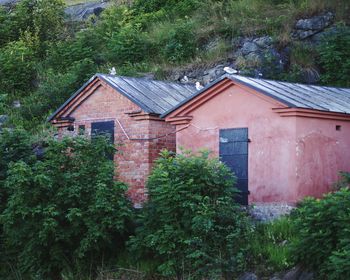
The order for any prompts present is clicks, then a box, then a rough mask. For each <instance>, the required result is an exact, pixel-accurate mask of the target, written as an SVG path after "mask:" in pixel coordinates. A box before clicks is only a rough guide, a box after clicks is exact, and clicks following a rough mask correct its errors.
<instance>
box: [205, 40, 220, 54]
mask: <svg viewBox="0 0 350 280" xmlns="http://www.w3.org/2000/svg"><path fill="white" fill-rule="evenodd" d="M220 42H221V38H219V37H216V38H214V39H211V40H210V41H209V42H207V43H206V44H205V45H204V47H203V49H204V50H205V51H207V52H210V51H213V50H215V49H217V48H218V47H219V45H220Z"/></svg>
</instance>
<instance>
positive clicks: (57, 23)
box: [0, 0, 350, 131]
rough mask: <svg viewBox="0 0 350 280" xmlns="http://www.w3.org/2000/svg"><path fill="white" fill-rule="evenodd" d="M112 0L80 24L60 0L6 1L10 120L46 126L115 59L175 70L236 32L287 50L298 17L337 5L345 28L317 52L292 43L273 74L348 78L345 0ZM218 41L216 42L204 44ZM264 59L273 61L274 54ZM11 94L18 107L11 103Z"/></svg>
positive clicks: (2, 22)
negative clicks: (284, 63)
mask: <svg viewBox="0 0 350 280" xmlns="http://www.w3.org/2000/svg"><path fill="white" fill-rule="evenodd" d="M123 2H124V3H126V4H125V5H123V4H122V3H123ZM116 3H118V4H116V5H112V7H110V8H109V9H107V10H106V11H105V12H104V13H103V14H102V16H101V18H100V19H98V20H96V19H95V18H92V19H91V21H90V22H89V21H88V22H86V23H84V24H83V26H79V25H78V26H77V25H74V24H73V25H71V24H66V23H65V22H64V12H63V9H64V3H63V2H62V1H61V0H54V1H49V0H42V1H33V0H23V1H21V2H20V3H19V4H18V5H17V6H16V7H15V8H14V9H13V10H12V11H11V12H9V11H5V10H4V9H3V8H0V75H1V77H2V79H1V81H0V96H1V98H0V114H7V115H10V116H11V117H10V123H9V124H10V125H15V126H19V127H23V128H25V129H29V130H32V131H40V130H41V129H42V127H43V125H44V123H45V120H46V117H47V116H48V115H49V113H50V112H52V111H53V110H54V109H55V108H57V107H58V106H59V105H60V104H61V103H63V102H64V100H66V99H67V97H68V96H70V95H71V93H72V92H74V91H75V90H76V89H77V88H79V86H80V85H81V84H83V82H84V81H86V80H87V79H88V78H89V77H91V76H92V75H93V74H94V73H96V72H106V71H107V69H109V68H111V67H112V66H115V67H116V69H117V72H118V74H124V75H139V74H141V73H145V72H154V73H156V74H157V75H158V77H162V76H164V73H165V72H166V71H168V70H169V69H171V68H173V67H178V66H183V65H187V64H192V65H196V64H199V65H202V64H210V63H213V62H215V61H219V60H222V59H225V58H227V57H228V56H229V53H230V52H232V44H231V42H232V40H233V39H235V38H236V37H237V36H257V35H271V36H272V37H273V38H274V40H275V42H277V43H278V44H279V45H280V47H281V48H283V47H284V46H286V45H287V44H288V43H289V41H290V31H291V27H292V26H293V24H294V22H295V20H296V19H297V18H299V17H301V16H311V15H313V14H316V13H320V12H322V11H324V10H326V9H327V10H332V11H335V12H336V15H337V19H336V21H337V22H341V23H342V24H343V26H344V27H343V29H339V31H337V32H336V33H335V34H334V35H332V36H331V37H329V38H328V37H327V38H325V40H324V43H322V44H321V45H320V46H319V47H318V48H316V49H312V50H311V49H309V48H307V47H305V46H303V45H296V46H292V51H291V53H292V60H291V65H290V66H289V67H287V69H284V70H283V71H284V72H283V71H282V70H281V69H279V68H278V69H276V71H272V74H271V75H272V76H271V77H270V78H276V79H285V80H290V81H300V79H301V77H302V76H303V75H304V74H305V73H306V74H307V73H310V74H313V73H314V70H315V69H321V77H320V78H321V81H322V83H323V84H329V85H336V86H348V85H349V84H348V83H349V79H348V77H349V73H348V69H349V68H350V67H349V66H348V64H349V63H348V61H349V58H348V57H349V56H348V49H349V42H350V39H349V36H348V35H347V34H348V33H349V31H348V27H346V24H347V23H349V18H348V16H347V15H348V13H347V11H349V3H348V2H347V1H344V0H342V1H325V0H317V1H307V0H296V1H289V0H288V1H284V0H281V1H276V0H240V1H236V0H225V1H224V0H222V1H221V0H220V1H212V0H206V1H198V0H185V1H172V0H171V1H169V0H166V1H165V0H157V1H141V0H137V1H134V2H133V3H130V1H117V2H116ZM82 27H83V28H82ZM212 40H217V41H218V42H219V43H218V44H217V46H215V47H214V48H209V49H208V48H206V46H207V44H208V43H210V42H211V41H212ZM305 58H306V59H305ZM264 63H266V65H268V64H269V63H270V64H274V62H273V61H269V59H268V58H267V59H266V61H265V62H264ZM242 67H243V68H242V69H244V67H245V65H243V66H242ZM281 71H282V73H281ZM14 100H20V101H21V104H22V106H21V108H13V107H12V103H13V101H14Z"/></svg>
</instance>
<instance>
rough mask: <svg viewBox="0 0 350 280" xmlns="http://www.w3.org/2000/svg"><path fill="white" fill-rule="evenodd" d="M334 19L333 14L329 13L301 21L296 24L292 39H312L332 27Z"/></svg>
mask: <svg viewBox="0 0 350 280" xmlns="http://www.w3.org/2000/svg"><path fill="white" fill-rule="evenodd" d="M334 17H335V16H334V14H333V13H332V12H327V13H324V14H322V15H318V16H314V17H311V18H306V19H299V20H298V21H297V22H296V24H295V27H294V31H293V33H292V38H293V39H298V40H304V39H307V38H310V37H311V36H313V35H315V34H317V33H319V32H321V31H323V30H324V29H325V28H327V27H328V26H330V25H331V24H332V23H333V20H334Z"/></svg>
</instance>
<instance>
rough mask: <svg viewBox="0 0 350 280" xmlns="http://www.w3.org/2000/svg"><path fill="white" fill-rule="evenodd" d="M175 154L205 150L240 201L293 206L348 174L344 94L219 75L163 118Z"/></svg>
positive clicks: (348, 108) (349, 116)
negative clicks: (230, 179)
mask: <svg viewBox="0 0 350 280" xmlns="http://www.w3.org/2000/svg"><path fill="white" fill-rule="evenodd" d="M161 117H162V118H165V120H166V122H168V123H169V124H172V125H175V126H176V129H177V130H178V132H177V135H176V145H177V149H179V148H180V147H184V148H188V149H192V150H197V149H200V148H208V149H210V150H212V151H213V154H214V155H215V156H219V157H220V158H221V160H222V161H224V162H225V163H226V164H227V165H228V166H229V167H230V168H231V169H232V170H233V171H234V172H235V173H236V176H237V178H238V188H239V189H240V190H241V191H242V196H241V202H242V203H244V204H246V203H259V202H264V203H272V202H279V203H281V202H283V203H291V204H293V203H296V202H297V201H299V200H300V199H302V198H303V197H305V196H316V197H319V196H321V195H322V194H323V193H325V192H328V191H329V190H330V189H331V186H332V184H333V183H334V182H335V181H336V180H337V178H338V172H339V171H350V89H340V88H330V87H318V86H310V85H301V84H291V83H284V82H277V81H269V80H263V79H252V78H247V77H242V76H236V75H234V76H233V75H231V76H229V75H227V76H223V77H222V78H220V79H219V80H217V81H215V82H214V83H212V84H210V85H209V86H207V87H206V88H204V89H203V90H201V91H199V92H197V93H195V94H194V95H191V96H190V97H189V98H187V99H185V100H184V101H182V102H181V103H180V104H178V105H177V106H175V107H173V108H171V109H170V110H168V111H167V112H166V113H164V114H163V115H162V116H161Z"/></svg>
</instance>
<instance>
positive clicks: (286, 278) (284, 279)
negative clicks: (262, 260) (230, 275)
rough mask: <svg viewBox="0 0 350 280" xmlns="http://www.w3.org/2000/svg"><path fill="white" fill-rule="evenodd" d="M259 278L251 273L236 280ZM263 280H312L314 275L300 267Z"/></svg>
mask: <svg viewBox="0 0 350 280" xmlns="http://www.w3.org/2000/svg"><path fill="white" fill-rule="evenodd" d="M259 279H260V278H259V277H258V276H257V275H256V274H254V273H252V272H245V273H244V274H242V275H241V276H240V277H239V278H238V280H259ZM263 279H270V280H314V279H315V277H314V274H313V273H312V272H308V271H305V270H303V269H302V268H301V267H300V266H296V267H293V268H292V269H291V270H289V271H286V272H284V273H276V274H275V275H273V276H271V277H269V278H266V277H264V278H263Z"/></svg>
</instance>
